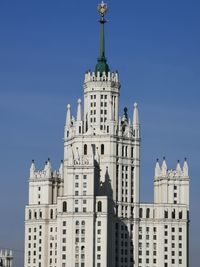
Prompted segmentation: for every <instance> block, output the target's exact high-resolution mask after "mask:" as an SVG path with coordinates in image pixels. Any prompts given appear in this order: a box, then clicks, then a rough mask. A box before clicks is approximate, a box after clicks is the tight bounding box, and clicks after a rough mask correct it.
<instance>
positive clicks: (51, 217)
mask: <svg viewBox="0 0 200 267" xmlns="http://www.w3.org/2000/svg"><path fill="white" fill-rule="evenodd" d="M50 219H53V210H52V209H51V210H50Z"/></svg>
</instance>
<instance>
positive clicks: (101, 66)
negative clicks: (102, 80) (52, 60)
mask: <svg viewBox="0 0 200 267" xmlns="http://www.w3.org/2000/svg"><path fill="white" fill-rule="evenodd" d="M107 10H108V7H107V4H105V3H104V1H102V2H101V4H99V5H98V12H99V14H100V16H101V17H100V20H99V22H100V54H99V58H98V60H97V64H96V68H95V72H96V74H97V72H99V73H100V75H102V74H103V72H105V73H106V74H107V73H108V72H109V71H110V69H109V66H108V64H107V59H106V57H105V32H104V24H105V23H106V22H107V21H106V20H105V14H106V12H107Z"/></svg>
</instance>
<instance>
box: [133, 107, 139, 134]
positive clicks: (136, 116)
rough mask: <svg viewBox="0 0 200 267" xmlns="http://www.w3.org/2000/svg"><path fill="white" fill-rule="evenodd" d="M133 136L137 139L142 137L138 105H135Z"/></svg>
mask: <svg viewBox="0 0 200 267" xmlns="http://www.w3.org/2000/svg"><path fill="white" fill-rule="evenodd" d="M133 136H134V137H136V138H139V137H140V125H139V112H138V104H137V103H135V104H134V111H133Z"/></svg>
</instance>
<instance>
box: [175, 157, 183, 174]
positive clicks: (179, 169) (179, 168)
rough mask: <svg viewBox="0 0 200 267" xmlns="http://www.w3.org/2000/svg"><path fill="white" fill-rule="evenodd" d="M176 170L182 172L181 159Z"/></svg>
mask: <svg viewBox="0 0 200 267" xmlns="http://www.w3.org/2000/svg"><path fill="white" fill-rule="evenodd" d="M176 171H177V172H178V173H182V169H181V165H180V161H179V160H178V161H177V165H176Z"/></svg>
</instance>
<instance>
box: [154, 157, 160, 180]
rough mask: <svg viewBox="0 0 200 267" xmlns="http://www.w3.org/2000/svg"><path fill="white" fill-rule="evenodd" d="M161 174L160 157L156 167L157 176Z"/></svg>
mask: <svg viewBox="0 0 200 267" xmlns="http://www.w3.org/2000/svg"><path fill="white" fill-rule="evenodd" d="M160 174H161V169H160V164H159V159H157V161H156V167H155V177H158V176H160Z"/></svg>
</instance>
